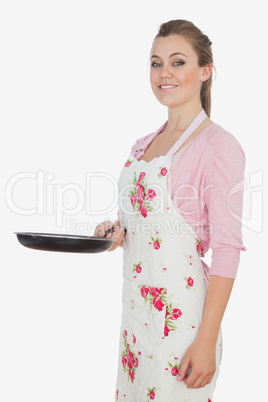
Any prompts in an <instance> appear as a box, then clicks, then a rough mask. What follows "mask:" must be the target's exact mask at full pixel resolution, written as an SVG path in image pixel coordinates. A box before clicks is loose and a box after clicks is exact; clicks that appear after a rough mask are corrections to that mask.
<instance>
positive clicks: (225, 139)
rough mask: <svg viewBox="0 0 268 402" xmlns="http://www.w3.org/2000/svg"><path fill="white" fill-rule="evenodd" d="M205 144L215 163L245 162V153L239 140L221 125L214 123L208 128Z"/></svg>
mask: <svg viewBox="0 0 268 402" xmlns="http://www.w3.org/2000/svg"><path fill="white" fill-rule="evenodd" d="M204 142H205V144H204V145H205V146H206V148H207V151H208V154H209V156H210V158H211V159H212V160H214V161H216V160H221V159H227V160H232V159H241V160H243V161H245V152H244V149H243V148H242V146H241V144H240V142H239V141H238V139H237V138H236V137H235V135H234V134H232V133H231V132H229V131H228V130H226V129H224V128H223V127H222V126H220V125H219V124H216V123H213V124H211V126H209V127H208V130H207V132H206V136H205V141H204Z"/></svg>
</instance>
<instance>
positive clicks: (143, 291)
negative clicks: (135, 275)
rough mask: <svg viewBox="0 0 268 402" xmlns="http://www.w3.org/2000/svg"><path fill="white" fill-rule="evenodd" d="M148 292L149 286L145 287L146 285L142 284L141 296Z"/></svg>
mask: <svg viewBox="0 0 268 402" xmlns="http://www.w3.org/2000/svg"><path fill="white" fill-rule="evenodd" d="M148 292H149V288H147V287H146V286H143V287H142V288H141V295H142V297H144V298H145V297H146V296H147V295H148Z"/></svg>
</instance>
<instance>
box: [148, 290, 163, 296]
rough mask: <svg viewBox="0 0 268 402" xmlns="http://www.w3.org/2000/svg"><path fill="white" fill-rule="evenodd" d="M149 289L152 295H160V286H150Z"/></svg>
mask: <svg viewBox="0 0 268 402" xmlns="http://www.w3.org/2000/svg"><path fill="white" fill-rule="evenodd" d="M150 291H151V293H152V296H154V297H159V296H161V293H162V288H150Z"/></svg>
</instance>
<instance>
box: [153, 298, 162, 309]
mask: <svg viewBox="0 0 268 402" xmlns="http://www.w3.org/2000/svg"><path fill="white" fill-rule="evenodd" d="M153 306H154V307H155V308H156V309H157V310H158V311H162V310H163V307H164V303H163V302H162V300H161V299H160V297H156V298H155V299H154V300H153Z"/></svg>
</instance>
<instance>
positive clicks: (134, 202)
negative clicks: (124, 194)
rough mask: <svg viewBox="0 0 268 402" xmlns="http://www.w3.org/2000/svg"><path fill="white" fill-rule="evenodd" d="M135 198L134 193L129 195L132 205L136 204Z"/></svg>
mask: <svg viewBox="0 0 268 402" xmlns="http://www.w3.org/2000/svg"><path fill="white" fill-rule="evenodd" d="M136 200H137V197H136V196H135V194H132V196H131V197H130V202H131V205H132V206H133V207H134V205H135V204H136Z"/></svg>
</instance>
